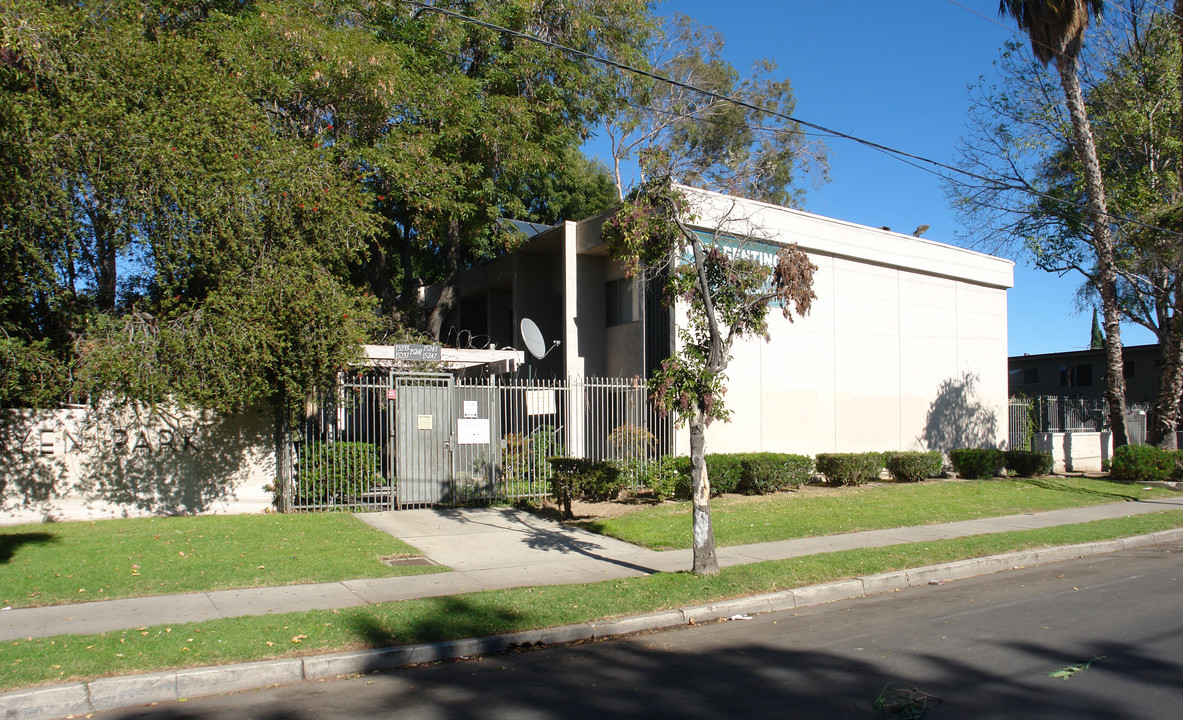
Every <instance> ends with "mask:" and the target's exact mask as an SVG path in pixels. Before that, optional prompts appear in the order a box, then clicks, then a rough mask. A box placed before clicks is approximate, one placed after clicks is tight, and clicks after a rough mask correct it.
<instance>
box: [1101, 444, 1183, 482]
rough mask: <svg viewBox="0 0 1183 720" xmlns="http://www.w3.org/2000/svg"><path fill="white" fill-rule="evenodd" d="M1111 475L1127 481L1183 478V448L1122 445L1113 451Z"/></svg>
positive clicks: (1177, 479)
mask: <svg viewBox="0 0 1183 720" xmlns="http://www.w3.org/2000/svg"><path fill="white" fill-rule="evenodd" d="M1109 477H1111V478H1113V479H1114V480H1124V481H1126V482H1147V481H1151V480H1175V481H1181V480H1183V450H1173V451H1172V450H1163V449H1162V448H1159V447H1155V446H1153V445H1122V446H1121V447H1119V448H1117V449H1116V450H1114V451H1113V460H1112V461H1111V462H1110V463H1109Z"/></svg>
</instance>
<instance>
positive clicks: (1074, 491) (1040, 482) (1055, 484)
mask: <svg viewBox="0 0 1183 720" xmlns="http://www.w3.org/2000/svg"><path fill="white" fill-rule="evenodd" d="M1016 482H1019V483H1023V484H1026V485H1033V486H1035V487H1038V488H1043V489H1044V490H1052V491H1055V492H1064V493H1068V494H1070V495H1091V496H1094V497H1103V498H1109V499H1112V500H1124V501H1126V502H1140V501H1141V498H1139V497H1138V496H1136V495H1130V494H1129V493H1123V492H1118V491H1117V490H1116V489H1115V490H1113V491H1112V492H1110V491H1107V490H1099V489H1096V488H1086V487H1081V486H1079V485H1069V484H1068V483H1066V482H1064V481H1063V480H1057V479H1056V478H1050V477H1041V478H1020V479H1017V480H1016ZM1114 487H1115V488H1116V487H1119V486H1116V485H1115V486H1114Z"/></svg>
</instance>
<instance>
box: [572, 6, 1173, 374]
mask: <svg viewBox="0 0 1183 720" xmlns="http://www.w3.org/2000/svg"><path fill="white" fill-rule="evenodd" d="M658 11H659V12H660V13H662V14H671V13H674V12H681V13H685V14H687V15H690V16H691V17H693V18H695V19H696V20H698V21H699V22H701V23H703V24H706V25H711V26H713V27H715V28H716V29H718V30H719V31H720V32H722V33H723V35H724V36H725V37H726V39H727V46H726V49H725V50H724V57H726V58H727V60H729V61H730V62H731V63H732V64H733V65H734V66H735V67H736V68H737V69H739V70H740V71H741V72H746V70H747V69H748V68H750V66H751V64H752V62H753V61H754V60H756V59H759V58H769V59H771V60H773V61H775V62H776V64H777V66H778V69H777V73H778V75H779V76H781V77H785V78H788V79H789V80H790V81H791V82H792V84H793V88H794V91H795V93H796V97H797V110H796V113H795V114H796V117H798V118H800V119H803V120H807V121H809V122H813V123H817V124H819V125H823V126H826V127H829V128H833V129H835V130H838V131H841V132H845V133H849V134H851V135H856V136H859V137H862V138H865V139H868V140H872V141H875V142H877V143H880V144H883V145H888V146H891V147H895V148H898V149H900V150H904V151H906V152H909V153H913V154H916V155H921V156H924V157H928V158H932V159H934V160H939V161H942V162H951V161H952V160H953V158H954V155H955V152H956V144H957V140H958V138H959V137H960V136H961V135H962V134H963V132H964V130H965V121H966V117H967V110H968V107H969V99H968V93H967V86H968V85H969V84H970V83H974V82H976V81H977V80H978V78H979V76H985V77H987V78H990V77H991V76H992V75H993V73H994V66H993V63H994V61H995V60H996V59H997V58H998V55H999V50H1000V49H1001V47H1002V46H1003V44H1004V43H1005V42H1006V41H1007V40H1008V39H1010V38H1013V37H1016V34H1015V32H1014V30H1013V29H1012V28H1013V26H1012V25H1011V24H1010V23H1008V22H1006V21H1000V20H998V18H997V11H998V2H997V0H959V1H958V2H953V1H952V0H911V2H906V3H891V2H886V1H885V0H847V1H846V2H840V3H839V2H821V3H817V2H814V3H804V2H792V1H790V2H778V3H771V2H754V1H752V0H731V1H730V2H718V1H717V0H715V1H714V2H708V1H705V0H669V1H668V2H664V3H662V4H661V5H660V6H659V8H658ZM826 144H827V146H828V147H829V151H830V177H831V181H830V182H829V183H827V184H825V185H823V186H821V187H819V188H816V189H813V188H811V189H810V190H809V194H808V197H807V199H806V207H805V209H806V210H808V211H810V212H814V213H817V214H819V215H827V216H830V217H834V218H839V219H842V220H848V221H851V222H856V223H860V224H863V225H870V226H873V227H882V226H888V227H891V228H892V229H893V230H896V231H899V232H904V233H911V232H912V231H913V230H914V229H915V228H916V227H917V226H918V225H921V224H925V225H929V226H930V229H929V230H928V231H927V232H926V233H925V235H924V237H925V238H926V239H929V240H937V241H940V242H949V243H957V242H958V238H957V236H958V234H959V233H961V232H962V230H963V228H962V227H961V225H960V223H959V222H958V221H957V219H956V217H955V216H954V214H953V213H952V212H951V211H950V209H949V206H948V205H949V204H948V201H947V200H946V198H945V196H944V192H943V190H942V187H941V180H940V178H938V177H937V176H936V175H934V174H932V173H929V172H925V171H923V170H920V169H917V168H915V167H911V166H909V165H907V164H905V163H903V162H900V161H899V160H895V159H893V158H890V157H887V156H885V155H883V154H881V153H879V152H877V151H875V150H872V149H869V148H866V147H863V146H860V145H858V144H855V143H852V142H850V141H846V140H839V139H830V140H827V141H826ZM595 147H596V146H595V145H594V144H592V145H590V146H589V148H588V150H589V152H592V153H593V154H594V152H595ZM604 159H606V158H604ZM1010 259H1012V260H1015V261H1016V266H1015V287H1014V289H1013V290H1011V291H1010V292H1009V298H1008V300H1009V327H1008V335H1009V353H1010V354H1011V355H1020V354H1023V353H1032V354H1034V353H1042V352H1056V351H1060V350H1078V349H1082V348H1085V347H1088V343H1089V337H1090V330H1091V327H1092V313H1091V311H1089V310H1085V311H1084V312H1078V311H1077V310H1076V309H1075V305H1074V301H1073V297H1074V294H1075V291H1076V288H1077V286H1078V285H1079V280H1077V277H1076V276H1065V277H1063V278H1060V277H1057V276H1055V275H1051V274H1048V273H1045V272H1042V271H1040V270H1036V269H1034V268H1031V267H1029V266H1028V265H1027V263H1026V262H1025V260H1024V258H1022V257H1011V258H1010ZM1122 332H1123V338H1122V339H1123V341H1124V343H1125V344H1126V345H1137V344H1142V343H1151V342H1154V337H1153V335H1151V334H1150V333H1149V332H1148V331H1146V330H1145V329H1143V328H1140V327H1135V326H1126V327H1124V328H1123V331H1122Z"/></svg>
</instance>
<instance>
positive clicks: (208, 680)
mask: <svg viewBox="0 0 1183 720" xmlns="http://www.w3.org/2000/svg"><path fill="white" fill-rule="evenodd" d="M1179 540H1183V528H1176V529H1173V530H1163V531H1160V532H1156V533H1149V534H1146V535H1135V536H1133V537H1128V538H1118V539H1116V540H1105V541H1099V542H1090V543H1081V544H1079V545H1064V546H1059V547H1049V548H1039V549H1036V550H1021V551H1017V552H1011V553H1004V554H1002V555H990V556H987V557H981V558H971V559H968V560H956V561H953V562H948V563H941V564H938V565H927V566H924V567H918V568H911V569H908V570H896V571H892V572H887V573H880V574H878V575H866V576H863V577H858V578H851V579H848V580H838V581H835V582H830V583H824V584H822V585H810V586H806V587H801V588H795V589H793V590H781V591H778V592H773V593H766V594H763V595H753V596H749V597H742V598H736V599H733V600H723V601H720V602H716V603H710V604H707V605H696V606H692V607H685V608H680V609H676V610H662V611H658V612H653V613H646V614H644V615H630V616H628V617H623V618H616V619H613V620H601V621H595V622H589V623H580V624H577V625H564V626H561V627H553V628H545V629H541V630H526V631H523V632H517V633H509V634H505V635H492V636H489V637H482V638H469V639H463V640H448V641H444V642H436V643H426V644H421V645H406V646H401V647H391V648H378V649H373V650H355V651H349V652H340V653H332V654H327V655H313V656H309V657H303V658H283V659H278V660H263V661H259V662H249V663H238V664H234V665H216V666H209V667H199V668H186V669H183V670H175V671H167V672H157V673H146V674H141V675H125V676H121V677H108V678H100V679H97V680H90V681H86V682H75V683H68V684H63V685H53V686H49V687H40V688H31V689H28V690H13V691H10V692H6V693H0V719H2V720H57V719H58V718H64V717H68V716H72V715H86V714H89V713H94V712H101V711H105V710H114V709H119V708H132V707H137V706H141V705H148V704H150V703H167V702H176V701H179V700H185V699H189V698H195V697H201V696H204V695H220V694H225V693H230V692H238V691H243V690H254V689H259V688H264V687H268V686H272V685H287V684H292V683H298V682H302V681H308V680H324V679H333V678H339V677H344V676H348V675H357V674H364V673H371V672H376V671H379V670H392V669H395V668H400V667H405V666H407V665H417V664H419V663H426V662H436V661H440V660H452V659H457V658H465V657H468V656H471V655H484V654H496V653H502V652H506V651H508V650H512V649H515V648H519V647H530V646H534V645H560V644H564V643H572V642H578V641H587V640H604V639H607V638H611V637H618V636H621V635H628V634H631V633H639V632H645V631H650V630H663V629H668V628H673V627H679V626H683V625H693V624H697V623H705V622H711V621H715V620H723V619H727V618H730V617H733V616H735V615H751V614H761V613H770V612H777V611H780V610H791V609H793V608H798V607H806V606H809V605H817V604H820V603H826V602H833V601H835V600H846V599H850V598H856V597H862V596H864V595H873V594H877V593H883V592H891V591H895V590H902V589H904V588H909V587H916V586H920V585H928V584H930V583H938V582H944V581H948V580H961V579H965V578H969V577H975V576H978V575H988V574H990V573H995V572H999V571H1002V570H1011V569H1014V568H1018V567H1023V566H1027V565H1039V564H1043V563H1051V562H1059V561H1062V560H1070V559H1074V558H1080V557H1090V556H1093V555H1103V554H1106V553H1111V552H1117V551H1119V550H1127V549H1131V548H1137V547H1142V546H1145V545H1156V544H1158V543H1163V542H1175V541H1179Z"/></svg>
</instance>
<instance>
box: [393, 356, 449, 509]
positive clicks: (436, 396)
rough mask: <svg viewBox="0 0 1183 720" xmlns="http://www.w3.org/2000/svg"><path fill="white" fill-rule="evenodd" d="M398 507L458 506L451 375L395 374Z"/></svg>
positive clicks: (395, 443)
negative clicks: (453, 492) (455, 493)
mask: <svg viewBox="0 0 1183 720" xmlns="http://www.w3.org/2000/svg"><path fill="white" fill-rule="evenodd" d="M394 388H395V397H394V402H393V403H392V405H393V406H394V408H395V410H394V428H395V431H394V453H395V459H396V460H395V477H397V478H398V485H397V496H398V506H399V507H400V508H401V507H424V506H428V505H454V504H455V499H454V498H453V494H452V443H453V442H454V438H453V436H452V427H453V415H454V413H453V397H452V395H453V390H452V376H451V375H394Z"/></svg>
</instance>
